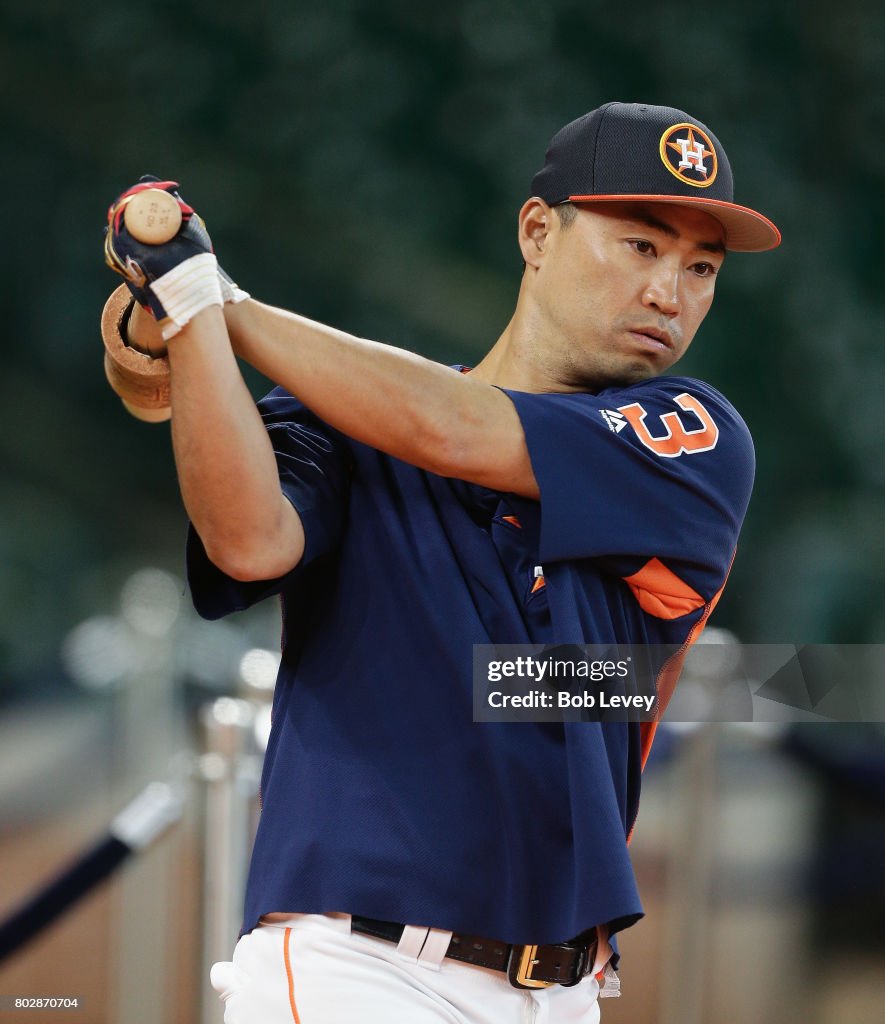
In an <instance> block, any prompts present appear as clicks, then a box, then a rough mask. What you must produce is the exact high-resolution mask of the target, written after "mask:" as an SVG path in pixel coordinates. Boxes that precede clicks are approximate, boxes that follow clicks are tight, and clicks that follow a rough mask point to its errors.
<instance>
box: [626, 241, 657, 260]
mask: <svg viewBox="0 0 885 1024" xmlns="http://www.w3.org/2000/svg"><path fill="white" fill-rule="evenodd" d="M630 244H631V245H632V246H633V247H634V248H635V249H636V251H637V252H638V253H639V254H640V255H642V256H651V255H653V254H654V251H655V247H654V246H653V245H652V244H651V242H648V241H646V240H645V239H644V238H634V239H632V240H631V243H630Z"/></svg>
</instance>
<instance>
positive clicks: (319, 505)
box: [186, 388, 352, 619]
mask: <svg viewBox="0 0 885 1024" xmlns="http://www.w3.org/2000/svg"><path fill="white" fill-rule="evenodd" d="M258 411H259V412H260V413H261V418H262V420H263V421H264V425H265V427H266V429H267V432H268V435H269V437H270V440H271V444H272V446H273V451H274V456H275V458H276V462H277V471H278V473H279V477H280V488H281V490H282V493H283V495H284V496H285V497H286V498H287V499H288V501H290V502H291V503H292V505H293V506H294V508H295V510H296V511H297V512H298V515H299V516H300V518H301V523H302V526H303V528H304V540H305V546H304V554H303V556H302V558H301V561H300V562H299V563H298V565H297V566H295V568H294V569H292V570H291V571H290V572H288V573H286V574H285V575H283V576H280V577H278V578H276V579H272V580H254V581H248V582H242V581H239V580H235V579H233V578H232V577H231V576H228V575H227V574H226V573H224V572H222V570H221V569H219V568H218V567H217V566H216V565H215V564H214V563H213V562H212V561H210V559H209V557H208V555H207V554H206V549H205V547H204V546H203V542H202V540H201V539H200V536H199V534H198V533H197V531H196V530H195V529H194V527H193V524H189V525H188V534H187V546H186V564H187V578H188V584H189V585H190V590H191V596H192V598H193V602H194V607H195V608H196V609H197V611H198V612H199V614H200V615H202V616H203V617H204V618H208V619H217V618H220V617H221V616H223V615H227V614H229V613H230V612H235V611H241V610H243V609H244V608H248V607H250V606H251V605H253V604H255V603H256V602H258V601H261V600H263V599H264V598H266V597H270V596H271V595H273V594H277V593H279V592H280V591H281V590H282V589H283V588H284V587H287V586H291V585H294V584H296V583H297V581H298V577H299V576H300V575H301V574H303V573H305V572H306V571H309V567H310V566H311V565H312V563H314V562H316V561H317V560H318V559H320V558H321V557H322V556H324V555H327V554H329V553H330V552H332V551H333V550H334V549H335V548H336V547H337V545H338V541H339V538H340V536H341V531H342V529H343V525H344V520H345V516H346V513H347V503H348V493H349V484H350V471H351V464H352V458H351V453H350V448H349V446H348V442H347V439H346V438H345V437H344V436H343V435H342V434H339V433H338V432H337V431H335V430H333V429H332V428H331V427H329V426H328V425H327V424H325V423H323V421H322V420H320V419H319V418H318V417H317V416H315V415H314V414H313V413H312V412H310V410H309V409H307V408H306V407H305V406H304V405H302V403H301V402H299V401H298V399H296V398H294V397H293V396H292V395H290V394H289V393H288V392H287V391H285V390H283V389H282V388H275V389H274V390H273V391H271V392H270V394H268V395H266V396H265V397H264V398H263V399H261V401H260V402H259V403H258Z"/></svg>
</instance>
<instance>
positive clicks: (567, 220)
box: [553, 202, 578, 228]
mask: <svg viewBox="0 0 885 1024" xmlns="http://www.w3.org/2000/svg"><path fill="white" fill-rule="evenodd" d="M553 209H554V210H556V212H557V214H558V215H559V223H560V225H561V226H562V227H563V228H567V227H568V226H569V224H573V223H574V220H575V217H577V216H578V208H577V206H575V204H574V203H568V202H566V203H560V204H559V205H558V206H554V207H553Z"/></svg>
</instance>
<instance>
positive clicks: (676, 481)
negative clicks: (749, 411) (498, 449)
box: [507, 377, 755, 617]
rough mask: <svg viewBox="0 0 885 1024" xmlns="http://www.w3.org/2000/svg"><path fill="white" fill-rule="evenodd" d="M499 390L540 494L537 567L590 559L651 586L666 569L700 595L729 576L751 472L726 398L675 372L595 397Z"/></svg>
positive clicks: (742, 428)
mask: <svg viewBox="0 0 885 1024" xmlns="http://www.w3.org/2000/svg"><path fill="white" fill-rule="evenodd" d="M507 394H508V395H509V396H510V398H511V400H512V401H513V403H514V405H515V406H516V409H517V412H518V414H519V418H520V421H521V423H522V427H523V430H524V432H525V437H526V444H527V446H528V451H529V456H530V458H531V463H532V468H533V470H534V473H535V477H536V479H537V481H538V485H539V488H540V492H541V494H540V504H541V538H540V549H539V555H540V558H541V560H542V562H547V561H568V560H574V559H582V558H593V559H600V560H602V561H603V564H606V563H608V564H610V565H611V566H612V569H613V571H614V572H616V573H617V574H618V575H620V576H622V577H624V578H627V575H626V574H627V573H629V572H630V571H631V570H632V569H636V570H637V571H640V570H641V571H642V572H643V573H644V576H643V577H642V579H643V580H651V581H655V580H657V581H658V582H663V581H664V580H665V578H666V577H667V576H668V574H669V573H670V572H671V571H673V570H675V571H677V573H678V576H679V578H680V579H681V580H685V579H686V572H685V571H680V570H679V569H677V568H676V567H677V566H679V567H683V569H684V568H686V567H687V568H688V572H689V575H690V577H691V581H692V589H693V590H700V592H701V594H702V595H703V597H704V599H705V600H710V599H711V598H712V597H713V595H714V593H715V592H716V591H717V590H718V589H719V588H720V587H721V585H722V583H723V582H724V579H725V576H726V575H727V573H728V569H729V566H730V563H731V559H732V556H733V554H734V549H735V546H736V544H737V538H738V533H739V531H740V526H741V523H742V521H743V517H744V514H745V512H746V509H747V505H748V503H749V498H750V491H751V489H752V485H753V475H754V468H755V457H754V452H753V444H752V440H751V438H750V434H749V431H748V430H747V427H746V425H745V424H744V422H743V420H742V419H741V417H740V416H739V415H738V413H737V412H736V410H735V409H734V408H733V407H732V406H731V404H730V403H729V402H728V401H727V400H726V399H725V398H724V397H723V396H722V395H720V394H719V393H718V392H717V391H715V390H714V389H713V388H711V387H709V386H708V385H706V384H703V383H701V382H700V381H694V380H690V379H688V378H680V377H663V378H656V379H654V380H649V381H643V382H642V383H640V384H635V385H632V386H630V387H625V388H617V389H616V388H608V389H605V390H604V391H602V392H600V393H599V394H597V395H591V394H585V393H573V394H527V393H525V392H516V391H507ZM664 586H665V587H666V583H664ZM677 589H678V585H677ZM671 596H675V599H677V600H678V594H677V595H671ZM668 617H669V615H668Z"/></svg>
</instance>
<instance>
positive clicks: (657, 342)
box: [628, 327, 673, 352]
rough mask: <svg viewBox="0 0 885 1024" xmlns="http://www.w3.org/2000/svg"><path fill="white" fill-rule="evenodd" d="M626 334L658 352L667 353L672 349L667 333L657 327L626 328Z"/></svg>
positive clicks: (670, 338)
mask: <svg viewBox="0 0 885 1024" xmlns="http://www.w3.org/2000/svg"><path fill="white" fill-rule="evenodd" d="M628 333H630V334H632V335H633V337H634V338H637V339H638V340H640V341H642V342H644V343H646V344H648V345H649V346H650V347H652V348H655V349H659V350H660V351H664V352H668V351H671V350H672V349H673V339H672V337H671V336H670V333H669V331H662V330H661V329H660V328H659V327H631V328H628Z"/></svg>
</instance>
